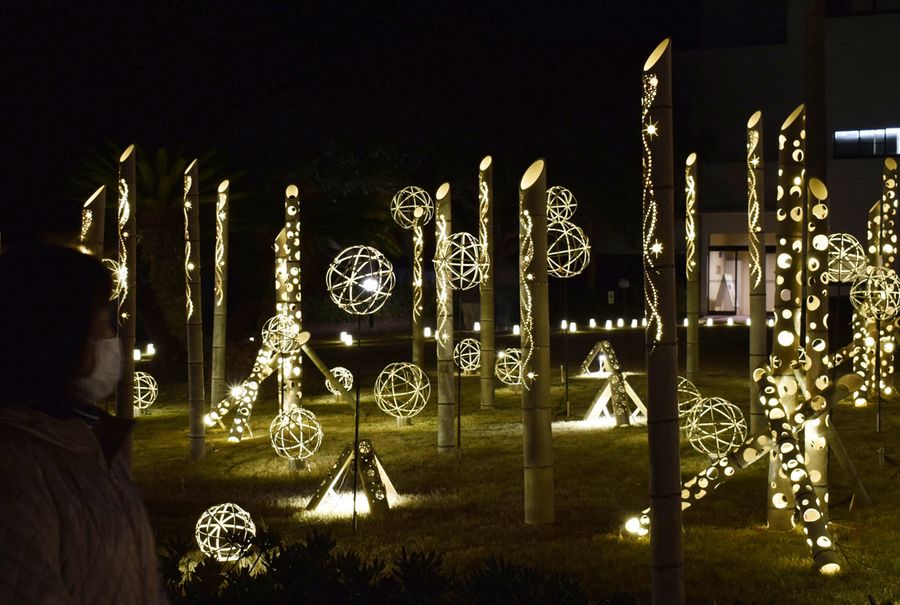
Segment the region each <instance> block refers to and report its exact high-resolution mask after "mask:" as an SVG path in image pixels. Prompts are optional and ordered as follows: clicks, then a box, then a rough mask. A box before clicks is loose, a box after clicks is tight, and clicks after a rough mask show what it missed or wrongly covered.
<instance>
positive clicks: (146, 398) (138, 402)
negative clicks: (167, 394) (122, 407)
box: [134, 371, 159, 410]
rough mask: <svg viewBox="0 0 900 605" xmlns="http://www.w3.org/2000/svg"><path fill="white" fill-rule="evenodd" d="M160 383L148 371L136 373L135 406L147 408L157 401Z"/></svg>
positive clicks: (141, 408)
mask: <svg viewBox="0 0 900 605" xmlns="http://www.w3.org/2000/svg"><path fill="white" fill-rule="evenodd" d="M158 395H159V385H158V384H157V383H156V379H155V378H154V377H153V376H151V375H150V374H148V373H147V372H140V371H138V372H135V373H134V407H136V408H137V409H139V410H146V409H147V408H149V407H150V406H151V405H153V403H154V402H155V401H156V397H157V396H158Z"/></svg>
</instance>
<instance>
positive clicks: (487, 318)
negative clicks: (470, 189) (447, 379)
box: [478, 156, 497, 410]
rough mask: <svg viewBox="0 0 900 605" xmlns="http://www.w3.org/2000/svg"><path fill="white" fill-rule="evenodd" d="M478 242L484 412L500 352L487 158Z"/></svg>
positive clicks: (490, 176) (489, 162) (482, 171)
mask: <svg viewBox="0 0 900 605" xmlns="http://www.w3.org/2000/svg"><path fill="white" fill-rule="evenodd" d="M478 239H479V241H480V243H481V251H482V253H483V255H484V257H483V258H482V265H483V267H484V275H483V278H482V280H481V286H480V300H481V313H480V315H479V322H480V324H481V334H480V335H481V409H482V410H490V409H493V408H494V407H495V403H494V364H495V363H496V360H497V350H496V343H495V338H494V166H493V160H492V158H491V156H485V157H484V159H482V160H481V164H479V166H478Z"/></svg>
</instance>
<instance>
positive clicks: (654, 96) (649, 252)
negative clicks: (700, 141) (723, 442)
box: [641, 38, 684, 603]
mask: <svg viewBox="0 0 900 605" xmlns="http://www.w3.org/2000/svg"><path fill="white" fill-rule="evenodd" d="M671 77H672V45H671V41H670V40H669V39H668V38H667V39H665V40H663V41H662V42H661V43H660V44H659V46H657V47H656V49H655V50H654V51H653V53H651V55H650V56H649V57H648V58H647V61H646V63H644V70H643V78H642V83H643V97H642V103H641V105H642V107H641V141H642V144H643V186H642V198H643V210H644V217H643V265H644V299H645V315H646V316H647V329H646V347H647V440H648V446H649V455H650V515H651V518H652V520H653V523H652V525H651V528H650V589H651V595H652V598H653V602H654V603H683V602H684V558H683V554H682V542H681V497H680V494H681V456H680V444H679V427H678V396H677V387H676V381H677V376H678V349H677V331H676V320H675V231H674V222H675V215H674V174H673V165H674V158H673V151H672V85H671Z"/></svg>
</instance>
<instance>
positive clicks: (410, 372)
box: [375, 362, 431, 418]
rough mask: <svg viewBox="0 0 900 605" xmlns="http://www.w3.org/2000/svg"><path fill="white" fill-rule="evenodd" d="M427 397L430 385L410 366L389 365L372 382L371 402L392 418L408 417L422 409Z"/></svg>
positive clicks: (412, 364) (429, 394)
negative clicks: (373, 387)
mask: <svg viewBox="0 0 900 605" xmlns="http://www.w3.org/2000/svg"><path fill="white" fill-rule="evenodd" d="M430 396H431V382H430V381H429V380H428V376H426V375H425V372H423V371H422V369H421V368H420V367H419V366H417V365H416V364H414V363H408V362H399V363H392V364H389V365H388V366H387V367H385V368H384V369H383V370H382V371H381V374H379V375H378V378H377V379H376V380H375V403H377V404H378V407H379V409H381V411H382V412H384V413H385V414H387V415H388V416H393V417H394V418H412V417H413V416H415V415H416V414H418V413H419V412H421V411H422V410H423V409H424V408H425V404H427V403H428V398H429V397H430Z"/></svg>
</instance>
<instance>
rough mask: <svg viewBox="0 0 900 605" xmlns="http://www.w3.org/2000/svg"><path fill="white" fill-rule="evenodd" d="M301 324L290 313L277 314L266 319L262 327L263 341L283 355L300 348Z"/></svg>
mask: <svg viewBox="0 0 900 605" xmlns="http://www.w3.org/2000/svg"><path fill="white" fill-rule="evenodd" d="M299 337H300V325H299V324H298V323H297V322H296V321H294V318H293V317H291V316H290V315H275V316H274V317H270V318H269V319H268V320H266V323H265V324H263V328H262V341H263V343H264V344H265V345H267V346H268V347H269V348H270V349H272V350H273V351H275V352H276V353H281V354H282V355H290V354H291V353H296V352H297V351H299V350H300V339H299Z"/></svg>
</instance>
